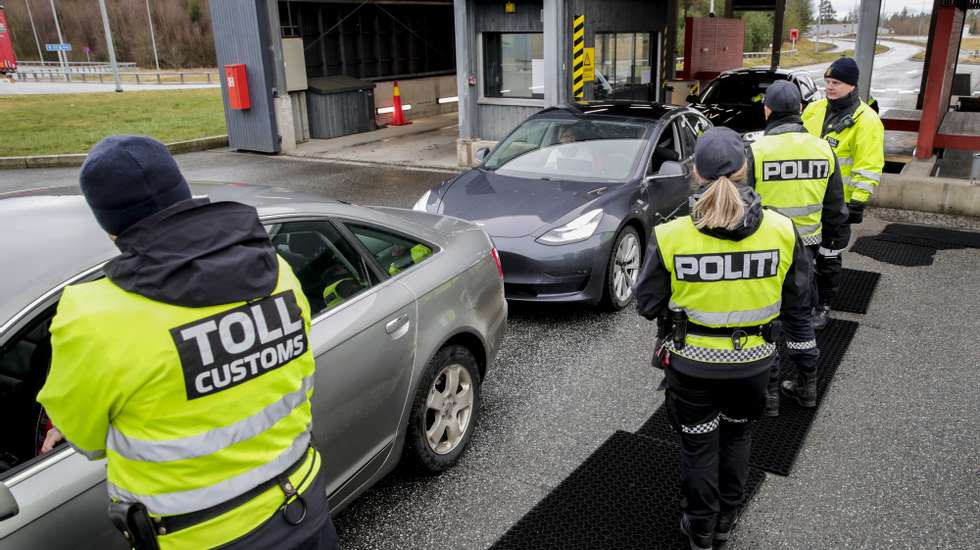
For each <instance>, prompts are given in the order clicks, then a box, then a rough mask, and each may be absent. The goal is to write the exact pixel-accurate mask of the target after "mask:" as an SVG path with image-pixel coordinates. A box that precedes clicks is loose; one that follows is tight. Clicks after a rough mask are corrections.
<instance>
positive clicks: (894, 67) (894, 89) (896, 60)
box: [796, 39, 980, 112]
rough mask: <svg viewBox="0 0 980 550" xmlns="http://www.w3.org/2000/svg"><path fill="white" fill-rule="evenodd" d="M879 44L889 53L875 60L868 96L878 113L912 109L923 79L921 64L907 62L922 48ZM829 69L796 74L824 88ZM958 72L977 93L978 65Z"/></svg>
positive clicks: (808, 68)
mask: <svg viewBox="0 0 980 550" xmlns="http://www.w3.org/2000/svg"><path fill="white" fill-rule="evenodd" d="M834 42H835V43H840V44H841V45H842V46H846V48H847V49H850V48H853V47H854V41H853V40H840V39H838V40H835V41H834ZM879 42H880V43H881V44H883V45H885V46H888V47H889V48H890V49H889V50H888V51H887V52H885V53H880V54H878V55H876V56H875V62H874V72H873V74H872V75H871V95H872V96H874V97H875V98H877V99H878V103H879V105H880V107H879V109H880V111H881V112H884V111H886V110H888V109H895V108H898V109H914V108H915V98H916V94H918V93H919V84H920V83H921V79H922V67H923V63H922V62H921V61H910V58H911V57H912V56H914V55H915V54H916V53H918V52H920V51H922V50H924V49H925V48H924V47H920V46H916V45H913V44H905V43H902V42H892V41H889V40H879ZM829 66H830V63H820V64H817V65H807V66H805V67H798V68H797V69H796V70H804V71H807V72H809V73H810V76H812V77H813V79H814V80H816V81H817V85H818V86H820V87H823V86H824V82H823V74H824V72H825V71H826V70H827V67H829ZM957 72H960V73H970V74H971V75H972V76H971V80H970V83H971V86H972V90H973V91H976V90H978V89H980V65H967V64H960V65H959V67H957Z"/></svg>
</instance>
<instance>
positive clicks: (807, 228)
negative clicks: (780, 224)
mask: <svg viewBox="0 0 980 550" xmlns="http://www.w3.org/2000/svg"><path fill="white" fill-rule="evenodd" d="M801 107H802V99H801V97H800V89H799V88H798V87H797V86H796V85H795V84H793V83H791V82H789V81H788V80H779V81H776V82H774V83H773V84H772V85H771V86H769V88H768V89H766V95H765V104H764V110H765V114H766V131H765V135H763V136H762V137H760V138H759V139H758V140H756V141H755V142H754V143H752V145H751V147H750V148H749V150H748V153H749V155H748V156H749V161H748V162H749V166H751V170H749V181H750V185H751V186H752V187H753V188H755V190H756V192H757V193H758V194H759V197H760V198H761V199H762V206H763V207H765V208H769V209H772V210H775V211H777V212H779V213H781V214H784V215H786V216H788V217H789V218H790V219H792V220H793V225H794V226H796V230H797V232H798V233H799V235H800V239H801V241H802V242H803V246H805V247H806V248H807V250H808V253H809V257H810V258H811V259H813V258H815V257H816V256H818V255H820V254H821V253H828V251H829V253H833V254H839V251H841V250H843V249H844V248H846V247H847V243H848V241H849V240H850V238H851V227H850V226H849V225H848V224H847V206H845V204H844V188H843V185H842V184H841V176H840V168H839V167H838V164H837V157H836V156H835V155H834V151H833V149H831V147H830V144H829V143H827V142H826V141H824V140H822V139H820V138H818V137H816V136H812V135H810V134H808V133H807V131H806V128H804V127H803V122H802V121H801V120H800V108H801ZM820 265H821V266H823V265H824V262H821V263H820ZM837 284H838V281H837V277H835V276H834V274H833V273H826V272H821V271H819V270H817V271H816V272H815V275H814V277H812V279H811V285H810V295H811V300H812V301H813V302H812V304H813V306H814V307H815V308H816V309H815V312H816V313H817V314H818V316H822V315H824V312H825V311H829V310H830V302H831V300H833V298H834V296H836V294H837V287H836V285H837ZM818 324H819V325H820V326H823V325H825V324H826V319H822V322H820V323H818ZM778 376H779V373H778V370H777V369H774V371H773V373H772V377H771V378H770V385H769V397H768V400H767V402H766V416H776V415H778V414H779V387H778Z"/></svg>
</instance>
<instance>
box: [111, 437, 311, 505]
mask: <svg viewBox="0 0 980 550" xmlns="http://www.w3.org/2000/svg"><path fill="white" fill-rule="evenodd" d="M309 445H310V432H309V427H307V431H304V432H303V433H302V434H300V436H299V437H297V438H296V439H295V440H294V441H293V444H292V446H290V447H289V448H288V449H286V451H285V452H284V453H282V454H281V455H279V456H278V457H276V459H275V460H273V461H272V462H268V463H266V464H263V465H261V466H259V467H258V468H254V469H252V470H249V471H247V472H245V473H243V474H239V475H237V476H235V477H233V478H230V479H226V480H224V481H221V482H218V483H215V484H214V485H210V486H208V487H201V488H200V489H191V490H189V491H180V492H176V493H162V494H157V495H137V494H134V493H130V492H129V491H127V490H125V489H123V488H121V487H118V486H116V485H114V484H113V483H112V482H111V481H106V485H107V486H108V488H109V497H110V498H112V499H114V500H117V501H120V502H142V503H143V504H144V505H146V509H147V510H149V512H150V513H151V514H156V515H161V516H169V515H174V514H186V513H189V512H196V511H198V510H204V509H205V508H210V507H212V506H215V505H218V504H221V503H222V502H225V501H227V500H231V499H233V498H235V497H237V496H238V495H241V494H244V493H245V492H246V491H248V490H249V489H252V488H253V487H255V486H257V485H258V484H260V483H262V482H264V481H267V480H269V479H272V478H273V477H275V476H277V475H279V474H281V473H283V472H284V471H286V468H288V467H290V466H292V465H293V464H294V463H295V462H296V461H298V460H299V459H300V457H302V456H303V454H304V453H305V452H306V450H307V449H308V448H309Z"/></svg>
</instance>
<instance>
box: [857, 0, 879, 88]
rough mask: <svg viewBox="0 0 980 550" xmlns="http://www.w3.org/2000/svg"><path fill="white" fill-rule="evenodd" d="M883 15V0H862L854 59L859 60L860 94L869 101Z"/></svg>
mask: <svg viewBox="0 0 980 550" xmlns="http://www.w3.org/2000/svg"><path fill="white" fill-rule="evenodd" d="M880 15H881V0H861V9H860V11H859V14H858V28H857V43H856V44H855V46H854V60H855V61H857V65H858V69H859V70H860V71H861V75H860V77H859V78H858V95H860V96H861V99H863V100H865V101H867V100H868V95H869V94H870V93H871V72H872V71H873V70H874V64H875V45H876V44H877V42H878V18H879V16H880Z"/></svg>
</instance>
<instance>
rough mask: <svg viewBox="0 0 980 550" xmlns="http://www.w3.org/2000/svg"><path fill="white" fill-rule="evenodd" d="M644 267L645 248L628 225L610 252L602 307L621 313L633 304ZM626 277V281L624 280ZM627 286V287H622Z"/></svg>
mask: <svg viewBox="0 0 980 550" xmlns="http://www.w3.org/2000/svg"><path fill="white" fill-rule="evenodd" d="M642 265H643V248H642V246H641V244H640V234H639V233H637V232H636V229H634V228H633V227H632V226H630V225H627V226H626V227H624V228H623V229H621V230H620V231H619V234H617V235H616V239H615V240H614V241H613V245H612V250H611V251H610V252H609V262H608V264H607V265H606V282H605V284H604V285H603V293H602V294H603V296H602V306H603V308H604V309H606V310H609V311H619V310H621V309H623V308H624V307H626V306H628V305H630V303H632V302H633V283H635V282H636V278H637V277H639V275H640V266H642ZM621 277H625V278H626V279H622V278H621ZM623 284H625V285H626V286H625V287H622V286H621V285H623Z"/></svg>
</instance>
